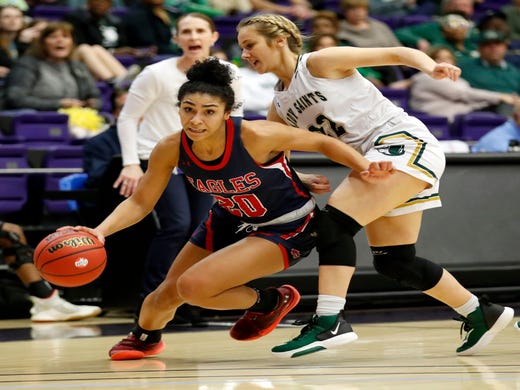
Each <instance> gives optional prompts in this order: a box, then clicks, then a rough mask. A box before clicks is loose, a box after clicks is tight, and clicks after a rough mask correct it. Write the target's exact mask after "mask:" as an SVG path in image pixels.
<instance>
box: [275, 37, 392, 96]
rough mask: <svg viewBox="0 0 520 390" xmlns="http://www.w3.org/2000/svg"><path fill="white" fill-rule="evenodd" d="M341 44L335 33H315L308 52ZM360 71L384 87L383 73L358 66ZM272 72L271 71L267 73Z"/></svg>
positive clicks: (309, 42) (308, 44) (308, 43)
mask: <svg viewBox="0 0 520 390" xmlns="http://www.w3.org/2000/svg"><path fill="white" fill-rule="evenodd" d="M334 46H340V42H339V40H338V38H337V37H336V36H335V35H333V34H319V35H313V36H311V38H310V39H309V41H308V42H307V52H311V51H316V50H321V49H324V48H326V47H334ZM358 71H359V73H361V75H363V77H365V78H366V79H368V80H370V81H371V82H372V84H374V85H375V86H376V87H383V86H384V85H385V84H384V83H383V81H382V77H383V76H382V74H381V73H380V72H378V71H377V70H375V69H374V68H370V67H362V68H358ZM267 74H270V73H267Z"/></svg>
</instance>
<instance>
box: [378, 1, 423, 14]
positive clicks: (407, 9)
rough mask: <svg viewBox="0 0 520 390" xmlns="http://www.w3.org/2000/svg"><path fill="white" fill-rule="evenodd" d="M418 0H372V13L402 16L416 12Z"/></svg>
mask: <svg viewBox="0 0 520 390" xmlns="http://www.w3.org/2000/svg"><path fill="white" fill-rule="evenodd" d="M416 9H417V2H416V0H370V14H371V15H372V16H376V17H378V16H382V17H387V18H388V17H401V16H406V15H411V14H414V13H415V11H416Z"/></svg>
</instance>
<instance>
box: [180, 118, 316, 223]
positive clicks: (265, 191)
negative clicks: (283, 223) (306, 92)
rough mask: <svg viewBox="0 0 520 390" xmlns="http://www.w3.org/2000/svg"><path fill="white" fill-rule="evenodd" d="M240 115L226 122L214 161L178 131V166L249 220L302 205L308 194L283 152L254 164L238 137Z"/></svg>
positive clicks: (263, 218)
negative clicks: (201, 155)
mask: <svg viewBox="0 0 520 390" xmlns="http://www.w3.org/2000/svg"><path fill="white" fill-rule="evenodd" d="M240 125H241V118H232V119H228V120H227V121H226V146H225V150H224V154H223V155H222V156H221V158H219V159H218V160H217V161H212V162H207V161H201V160H199V159H198V158H197V157H196V156H195V154H194V153H193V151H192V150H191V141H190V140H189V138H188V137H187V136H186V134H185V133H184V131H183V132H182V134H181V148H180V158H179V168H180V169H181V170H182V171H183V172H184V174H185V175H186V178H187V180H188V181H189V182H190V183H191V184H192V185H193V186H194V187H195V188H196V189H197V190H198V191H201V192H205V193H209V194H212V195H213V196H214V198H215V200H216V201H217V203H218V205H219V206H220V207H222V208H223V209H225V210H226V211H227V212H229V213H231V214H233V215H235V216H237V217H239V218H240V219H241V220H242V221H244V222H248V223H263V222H267V221H270V220H273V219H275V218H277V217H280V216H282V215H284V214H287V213H289V212H291V211H293V210H297V209H300V208H301V207H303V206H304V205H305V204H306V203H307V202H308V201H309V199H310V198H311V194H310V193H309V191H308V190H307V188H306V187H305V186H304V185H303V183H302V182H301V181H300V179H299V178H298V176H297V175H296V172H295V171H294V170H293V169H292V167H291V166H290V165H289V162H288V161H287V158H286V157H285V154H284V153H283V152H280V154H279V155H278V156H276V157H275V158H274V159H273V160H271V161H270V162H268V163H266V164H258V163H256V162H255V161H254V160H253V159H252V158H251V156H250V155H249V153H248V152H247V150H246V149H245V147H244V145H243V144H242V140H241V139H240Z"/></svg>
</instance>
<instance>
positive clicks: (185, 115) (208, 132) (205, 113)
mask: <svg viewBox="0 0 520 390" xmlns="http://www.w3.org/2000/svg"><path fill="white" fill-rule="evenodd" d="M179 114H180V117H181V123H182V128H183V129H184V132H185V133H186V135H187V136H188V137H189V138H190V139H191V140H193V141H202V140H211V139H213V138H214V139H217V138H218V137H220V136H225V131H224V130H225V128H226V127H225V122H224V121H225V120H226V119H227V118H229V114H230V113H229V111H226V106H225V104H224V102H223V101H222V99H220V98H219V97H218V96H213V95H210V94H206V93H192V94H187V95H185V96H184V97H183V98H182V101H181V103H180V107H179Z"/></svg>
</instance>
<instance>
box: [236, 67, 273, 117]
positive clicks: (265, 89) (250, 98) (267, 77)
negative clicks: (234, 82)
mask: <svg viewBox="0 0 520 390" xmlns="http://www.w3.org/2000/svg"><path fill="white" fill-rule="evenodd" d="M244 62H245V65H244V66H243V67H241V68H240V74H241V75H242V82H241V85H242V94H243V95H242V97H243V99H244V116H245V117H246V118H249V119H252V116H260V117H262V119H265V117H266V116H267V111H268V110H269V107H270V106H271V102H272V101H273V97H274V89H275V86H276V84H277V83H278V77H276V76H275V75H274V74H273V73H264V74H259V73H258V72H256V71H255V70H254V69H253V68H252V67H251V65H250V64H249V62H247V61H244Z"/></svg>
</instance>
